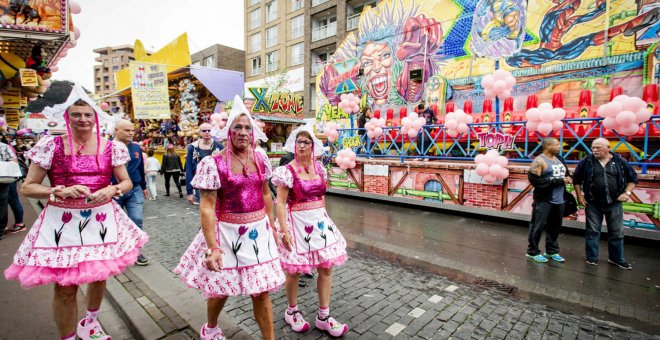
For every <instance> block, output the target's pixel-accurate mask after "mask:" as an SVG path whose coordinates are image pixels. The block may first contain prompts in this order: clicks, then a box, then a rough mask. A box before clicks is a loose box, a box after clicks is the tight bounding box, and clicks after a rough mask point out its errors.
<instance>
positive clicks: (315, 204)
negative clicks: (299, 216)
mask: <svg viewBox="0 0 660 340" xmlns="http://www.w3.org/2000/svg"><path fill="white" fill-rule="evenodd" d="M290 207H291V211H301V210H312V209H318V208H325V203H323V200H321V199H319V200H316V201H311V202H303V203H293V204H291V205H290Z"/></svg>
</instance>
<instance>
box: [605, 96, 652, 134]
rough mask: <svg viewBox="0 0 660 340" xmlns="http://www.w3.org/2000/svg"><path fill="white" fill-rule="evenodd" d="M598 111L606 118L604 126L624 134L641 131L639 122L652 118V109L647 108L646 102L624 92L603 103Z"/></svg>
mask: <svg viewBox="0 0 660 340" xmlns="http://www.w3.org/2000/svg"><path fill="white" fill-rule="evenodd" d="M596 113H598V115H599V116H601V117H603V118H605V119H603V126H604V127H605V128H606V129H609V130H616V131H617V132H618V133H620V134H622V135H624V136H630V135H634V134H636V133H637V132H638V131H639V124H641V123H644V122H645V121H647V120H649V119H650V118H651V111H649V110H648V109H647V108H646V102H644V101H643V100H641V99H639V98H637V97H628V96H626V95H624V94H622V95H619V96H616V97H614V99H613V100H612V101H611V102H609V103H607V104H604V105H601V106H600V107H599V108H598V111H596Z"/></svg>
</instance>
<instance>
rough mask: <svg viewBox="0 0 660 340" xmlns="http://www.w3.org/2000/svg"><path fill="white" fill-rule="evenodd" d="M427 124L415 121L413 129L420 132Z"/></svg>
mask: <svg viewBox="0 0 660 340" xmlns="http://www.w3.org/2000/svg"><path fill="white" fill-rule="evenodd" d="M424 123H425V122H422V121H420V120H419V119H417V120H415V122H414V123H413V127H414V128H415V129H417V130H419V129H420V128H421V127H422V126H424Z"/></svg>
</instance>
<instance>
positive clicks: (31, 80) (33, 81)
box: [19, 68, 39, 86]
mask: <svg viewBox="0 0 660 340" xmlns="http://www.w3.org/2000/svg"><path fill="white" fill-rule="evenodd" d="M19 72H20V74H21V86H39V81H38V80H37V70H33V69H31V68H22V69H20V71H19Z"/></svg>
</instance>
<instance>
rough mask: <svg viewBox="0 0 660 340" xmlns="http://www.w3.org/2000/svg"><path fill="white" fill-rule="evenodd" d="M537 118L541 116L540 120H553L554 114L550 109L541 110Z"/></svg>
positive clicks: (545, 121)
mask: <svg viewBox="0 0 660 340" xmlns="http://www.w3.org/2000/svg"><path fill="white" fill-rule="evenodd" d="M539 118H541V121H542V122H544V123H548V122H552V121H553V120H555V115H554V113H552V110H542V111H541V114H540V115H539Z"/></svg>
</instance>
